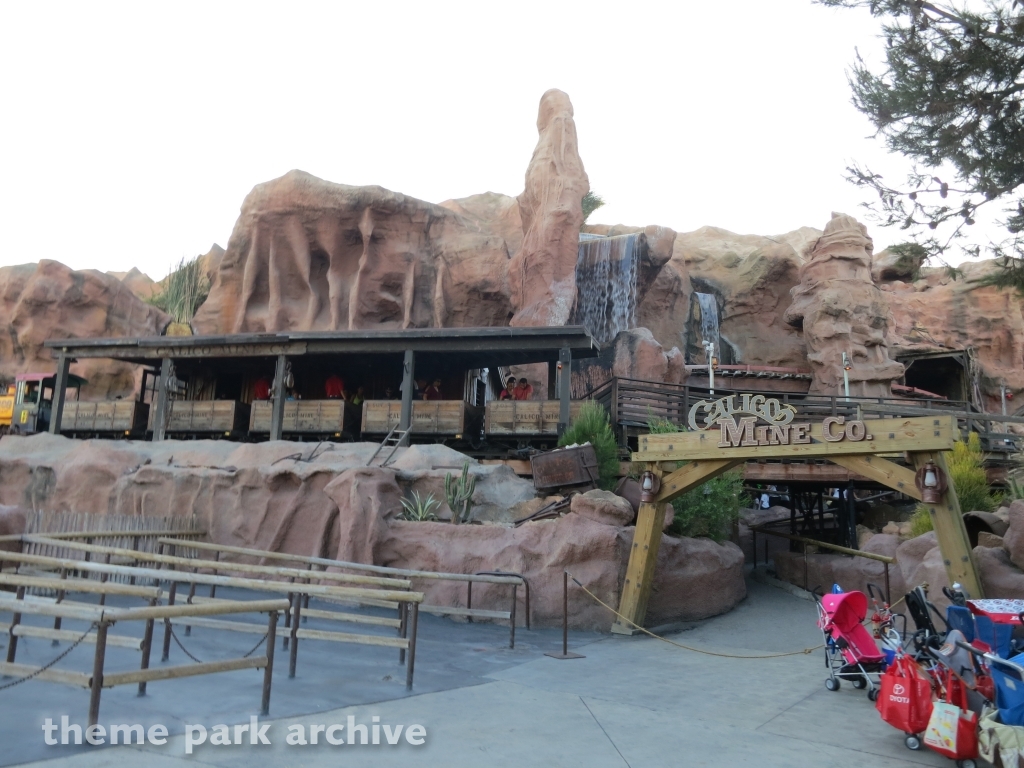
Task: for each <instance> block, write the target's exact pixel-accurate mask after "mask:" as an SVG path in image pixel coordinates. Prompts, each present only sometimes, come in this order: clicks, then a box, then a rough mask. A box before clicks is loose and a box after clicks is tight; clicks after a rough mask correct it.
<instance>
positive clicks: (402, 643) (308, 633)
mask: <svg viewBox="0 0 1024 768" xmlns="http://www.w3.org/2000/svg"><path fill="white" fill-rule="evenodd" d="M295 636H296V637H297V638H299V639H300V640H327V641H330V642H332V643H354V644H356V645H379V646H383V647H385V648H406V649H408V647H409V638H407V637H382V636H380V635H357V634H354V633H352V632H328V631H327V630H323V629H300V630H297V631H296V632H295Z"/></svg>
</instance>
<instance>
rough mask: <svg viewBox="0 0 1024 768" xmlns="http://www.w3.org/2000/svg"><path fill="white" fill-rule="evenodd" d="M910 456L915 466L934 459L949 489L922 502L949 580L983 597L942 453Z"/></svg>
mask: <svg viewBox="0 0 1024 768" xmlns="http://www.w3.org/2000/svg"><path fill="white" fill-rule="evenodd" d="M910 458H911V460H912V461H913V463H914V466H915V467H917V468H920V467H923V466H924V465H925V464H927V463H928V462H929V461H934V462H935V465H936V466H937V467H938V468H939V469H941V470H942V471H943V473H944V474H945V475H946V478H947V480H948V482H949V490H948V491H946V493H945V496H944V498H943V501H942V502H940V503H939V504H926V505H925V506H927V507H928V513H929V515H930V516H931V518H932V524H933V526H934V528H935V537H936V538H937V539H938V541H939V551H940V552H941V553H942V562H943V564H944V565H945V566H946V573H947V574H948V575H949V581H950V583H951V584H954V583H959V584H960V585H961V586H962V587H963V588H964V589H965V590H966V591H967V592H968V594H970V596H971V597H972V598H974V599H978V598H983V597H984V596H985V592H984V590H983V588H982V585H981V577H980V576H979V575H978V566H977V563H975V562H974V552H973V550H972V549H971V542H970V539H969V538H968V536H967V528H966V527H965V526H964V517H963V513H962V512H961V510H960V500H959V499H958V498H957V496H956V492H955V490H954V489H953V481H952V478H951V476H950V474H949V467H948V466H947V465H946V456H945V454H944V453H913V454H911V457H910Z"/></svg>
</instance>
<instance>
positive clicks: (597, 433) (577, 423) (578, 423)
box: [558, 400, 619, 491]
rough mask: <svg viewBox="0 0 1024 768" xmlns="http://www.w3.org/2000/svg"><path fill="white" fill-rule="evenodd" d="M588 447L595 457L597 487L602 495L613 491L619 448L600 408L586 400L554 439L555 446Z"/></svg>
mask: <svg viewBox="0 0 1024 768" xmlns="http://www.w3.org/2000/svg"><path fill="white" fill-rule="evenodd" d="M574 443H575V444H577V445H582V444H583V443H590V444H591V445H592V446H594V453H595V454H597V476H598V485H599V486H600V487H601V488H602V489H603V490H605V491H610V490H612V489H613V488H615V485H616V483H617V482H618V480H619V447H618V446H617V445H616V444H615V433H614V432H612V427H611V424H609V423H608V412H607V411H606V410H605V409H604V406H602V405H600V404H599V403H595V402H594V401H593V400H589V401H587V402H585V403H583V405H581V406H580V412H579V415H578V416H577V417H576V418H575V419H574V420H573V422H572V424H570V425H569V428H568V429H567V430H565V432H564V433H562V436H561V437H560V438H559V439H558V446H559V447H560V448H564V447H565V446H567V445H573V444H574Z"/></svg>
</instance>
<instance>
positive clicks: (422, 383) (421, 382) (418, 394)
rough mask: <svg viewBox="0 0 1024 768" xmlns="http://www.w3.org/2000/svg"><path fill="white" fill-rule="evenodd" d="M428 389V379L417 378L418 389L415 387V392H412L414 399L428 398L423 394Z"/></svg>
mask: <svg viewBox="0 0 1024 768" xmlns="http://www.w3.org/2000/svg"><path fill="white" fill-rule="evenodd" d="M426 390H427V381H426V379H416V389H414V390H413V392H412V399H413V400H426V399H427V398H425V397H424V396H423V393H424V392H426Z"/></svg>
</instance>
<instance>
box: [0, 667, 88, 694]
mask: <svg viewBox="0 0 1024 768" xmlns="http://www.w3.org/2000/svg"><path fill="white" fill-rule="evenodd" d="M38 670H39V667H35V666H32V665H31V664H16V663H14V662H8V661H0V675H3V676H7V677H28V676H29V675H31V674H32V673H33V672H37V671H38ZM33 679H34V680H42V681H44V682H47V683H64V684H65V685H74V686H78V687H79V688H89V687H90V686H91V685H92V675H91V674H89V673H88V672H71V671H70V670H66V669H47V670H45V671H43V672H39V674H38V675H36V676H35V677H34V678H33Z"/></svg>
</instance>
